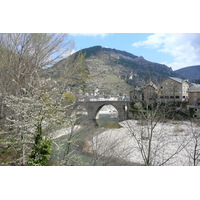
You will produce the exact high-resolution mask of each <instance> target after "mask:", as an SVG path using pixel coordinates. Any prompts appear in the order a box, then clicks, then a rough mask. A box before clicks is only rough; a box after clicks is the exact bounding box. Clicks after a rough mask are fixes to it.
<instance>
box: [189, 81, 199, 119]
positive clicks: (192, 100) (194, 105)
mask: <svg viewBox="0 0 200 200" xmlns="http://www.w3.org/2000/svg"><path fill="white" fill-rule="evenodd" d="M188 96H189V102H188V105H187V109H188V110H189V112H190V115H191V116H192V117H195V118H200V84H194V83H192V84H191V86H190V88H189V90H188Z"/></svg>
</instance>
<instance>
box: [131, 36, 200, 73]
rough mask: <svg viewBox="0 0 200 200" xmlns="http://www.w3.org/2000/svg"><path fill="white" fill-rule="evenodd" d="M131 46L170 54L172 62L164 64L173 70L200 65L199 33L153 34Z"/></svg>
mask: <svg viewBox="0 0 200 200" xmlns="http://www.w3.org/2000/svg"><path fill="white" fill-rule="evenodd" d="M132 46H134V47H141V46H144V47H146V48H154V49H157V51H158V52H161V53H167V54H170V55H171V56H173V58H174V61H173V62H171V63H165V64H167V65H168V66H170V67H172V68H173V69H174V70H175V69H179V68H182V67H186V66H191V65H199V64H200V56H199V55H200V33H155V34H152V35H150V36H148V37H147V39H146V40H144V41H139V42H136V43H133V44H132Z"/></svg>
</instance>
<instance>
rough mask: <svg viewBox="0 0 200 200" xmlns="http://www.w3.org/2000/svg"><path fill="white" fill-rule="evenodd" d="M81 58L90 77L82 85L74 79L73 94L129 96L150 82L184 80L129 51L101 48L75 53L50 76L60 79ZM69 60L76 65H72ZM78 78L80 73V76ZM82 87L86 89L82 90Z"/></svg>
mask: <svg viewBox="0 0 200 200" xmlns="http://www.w3.org/2000/svg"><path fill="white" fill-rule="evenodd" d="M80 55H83V57H84V58H83V62H82V72H84V73H85V74H86V75H87V76H85V78H83V79H82V80H81V81H80V77H79V82H77V78H76V77H74V78H73V81H74V82H73V83H71V84H70V85H69V87H70V88H71V89H72V90H73V89H76V90H77V89H78V90H82V92H92V91H94V89H96V88H97V87H98V88H99V90H100V92H101V93H105V94H106V93H107V94H110V93H112V94H129V91H131V90H132V89H133V88H134V87H135V86H137V85H144V84H146V83H147V82H148V81H150V80H152V81H154V82H155V83H159V82H160V81H162V80H163V79H165V78H167V77H169V76H173V77H180V76H179V74H178V73H175V72H174V71H173V70H172V69H171V68H170V67H168V66H166V65H164V64H159V63H155V62H151V61H148V60H145V59H144V58H143V57H142V56H136V55H134V54H131V53H129V52H126V51H122V50H117V49H112V48H105V47H101V46H93V47H88V48H85V49H81V50H80V51H77V52H75V53H74V54H72V55H71V56H69V57H68V58H65V59H63V60H61V61H59V62H58V63H56V64H55V65H54V66H53V67H52V68H51V69H48V70H47V71H46V76H47V77H48V76H50V77H54V78H56V79H59V77H61V76H62V74H63V72H64V70H65V69H67V67H69V66H70V65H71V64H73V63H74V62H75V61H76V60H77V59H78V58H79V56H80ZM69 60H71V61H72V62H71V63H70V62H69ZM64 66H65V67H66V68H64ZM78 74H79V73H78V72H77V76H78ZM180 78H181V77H180ZM80 83H81V84H82V86H83V85H84V87H80Z"/></svg>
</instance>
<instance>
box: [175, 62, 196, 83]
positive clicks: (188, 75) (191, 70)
mask: <svg viewBox="0 0 200 200" xmlns="http://www.w3.org/2000/svg"><path fill="white" fill-rule="evenodd" d="M174 72H175V73H176V75H177V76H179V77H180V78H184V79H188V80H189V81H190V82H195V81H197V80H199V79H200V65H195V66H190V67H185V68H182V69H178V70H176V71H174Z"/></svg>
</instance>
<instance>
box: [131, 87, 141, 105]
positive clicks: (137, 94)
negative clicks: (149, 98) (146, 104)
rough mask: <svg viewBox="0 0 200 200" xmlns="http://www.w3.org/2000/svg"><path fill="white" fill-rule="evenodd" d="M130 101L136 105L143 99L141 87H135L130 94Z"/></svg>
mask: <svg viewBox="0 0 200 200" xmlns="http://www.w3.org/2000/svg"><path fill="white" fill-rule="evenodd" d="M129 95H130V100H131V101H133V102H135V103H137V102H140V101H142V100H143V99H144V96H143V93H142V87H139V86H137V87H136V88H135V89H134V90H132V91H131V92H130V94H129Z"/></svg>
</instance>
